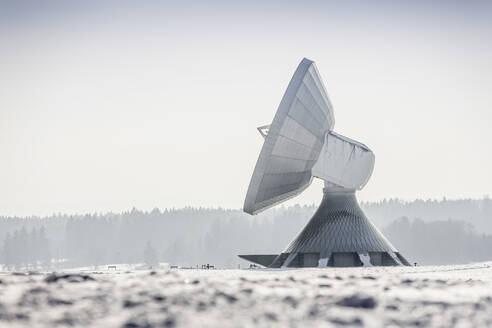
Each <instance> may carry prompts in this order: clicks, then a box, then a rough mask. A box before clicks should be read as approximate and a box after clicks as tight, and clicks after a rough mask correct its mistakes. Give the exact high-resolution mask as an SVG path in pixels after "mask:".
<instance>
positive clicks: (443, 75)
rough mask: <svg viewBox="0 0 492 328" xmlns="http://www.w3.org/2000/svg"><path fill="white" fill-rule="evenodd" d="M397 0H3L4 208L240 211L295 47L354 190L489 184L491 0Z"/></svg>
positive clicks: (376, 192) (432, 193) (433, 193)
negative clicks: (319, 83) (355, 159)
mask: <svg viewBox="0 0 492 328" xmlns="http://www.w3.org/2000/svg"><path fill="white" fill-rule="evenodd" d="M398 3H399V4H395V1H367V2H366V1H340V2H339V3H335V2H326V1H320V2H309V1H296V2H291V3H289V2H285V1H271V2H268V1H257V2H255V1H243V2H241V4H239V3H233V2H230V1H224V2H210V1H204V2H192V1H176V2H175V3H172V2H165V1H159V2H157V1H156V2H152V1H150V2H149V1H114V2H104V1H73V2H70V1H59V2H53V1H36V2H32V3H31V2H26V1H13V0H12V1H1V0H0V156H1V157H0V215H31V214H37V215H46V214H51V213H53V212H67V213H81V212H95V211H98V212H99V211H102V212H105V211H111V210H112V211H121V210H127V209H130V208H131V207H133V206H136V207H137V208H140V209H145V210H147V209H152V208H153V207H160V208H164V207H182V206H186V205H192V206H222V207H230V208H240V207H242V204H243V201H244V196H245V194H246V189H247V186H248V184H249V179H250V177H251V173H252V171H253V168H254V165H255V163H256V159H257V156H258V154H259V151H260V148H261V145H262V142H263V139H262V138H261V136H260V135H259V134H258V132H257V131H256V129H255V128H256V127H257V126H259V125H263V124H268V123H270V121H271V119H272V118H273V115H274V113H275V110H276V109H277V106H278V104H279V102H280V99H281V97H282V95H283V92H284V91H285V89H286V87H287V84H288V82H289V80H290V77H291V76H292V74H293V73H294V70H295V68H296V66H297V65H298V64H299V62H300V61H301V59H302V58H303V57H307V58H309V59H312V60H314V61H315V62H316V64H317V66H318V69H319V71H320V73H321V76H322V78H323V80H324V82H325V84H326V88H327V91H328V93H329V96H330V99H331V101H332V103H333V105H334V110H335V117H336V125H335V130H336V131H337V132H339V133H342V134H344V135H347V136H349V137H351V138H354V139H356V140H359V141H362V142H364V143H365V144H367V145H368V146H369V147H370V148H371V149H372V150H373V151H374V152H375V154H376V166H375V170H374V174H373V176H372V178H371V180H370V181H369V183H368V185H367V186H366V188H365V189H364V190H363V191H362V192H360V195H359V198H360V199H361V200H380V199H383V198H385V197H386V198H388V197H400V198H403V199H407V200H411V199H414V198H441V197H443V196H446V197H448V198H463V197H482V196H483V195H485V194H492V192H491V188H492V128H491V125H492V113H491V111H492V60H491V59H492V5H491V2H489V4H487V3H486V2H477V1H456V2H454V1H408V2H398ZM321 186H322V184H321V183H319V182H315V183H313V185H312V186H311V188H309V189H308V190H307V191H306V192H305V193H304V194H303V195H301V196H300V197H298V198H296V199H294V200H292V201H290V202H289V203H288V204H291V203H296V202H300V203H313V202H319V200H320V198H321Z"/></svg>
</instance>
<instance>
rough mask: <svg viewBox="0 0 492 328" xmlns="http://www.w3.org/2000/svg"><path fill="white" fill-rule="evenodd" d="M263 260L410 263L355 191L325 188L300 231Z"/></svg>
mask: <svg viewBox="0 0 492 328" xmlns="http://www.w3.org/2000/svg"><path fill="white" fill-rule="evenodd" d="M270 256H271V255H270ZM242 257H243V258H246V256H242ZM248 257H249V258H247V259H248V260H250V259H253V258H254V257H252V256H248ZM271 258H272V257H270V258H269V260H270V259H271ZM262 260H264V258H262ZM262 262H263V263H259V264H261V265H263V266H268V267H270V268H280V267H294V268H297V267H351V266H363V265H366V266H368V265H375V266H376V265H377V266H379V265H382V266H386V265H410V264H409V263H408V261H407V260H406V259H405V258H404V257H403V256H402V255H400V254H399V253H398V251H397V250H396V248H395V247H393V245H391V243H390V242H389V241H388V240H387V239H386V238H385V237H384V236H383V234H382V233H381V232H380V231H379V230H378V229H377V228H376V226H374V224H373V223H372V222H371V221H369V219H368V218H367V217H366V216H365V214H364V212H363V211H362V209H361V208H360V206H359V204H358V203H357V199H356V198H355V194H354V192H344V191H337V192H333V191H327V190H325V192H324V195H323V201H322V202H321V205H320V206H319V208H318V210H317V211H316V213H315V214H314V216H313V217H312V218H311V220H310V221H309V222H308V224H307V225H306V226H305V227H304V229H303V230H302V231H301V232H300V233H299V235H298V236H297V237H296V238H294V240H293V241H292V242H291V243H290V244H289V245H288V246H287V247H286V248H285V250H284V251H283V252H282V253H281V254H279V255H278V256H277V257H275V259H274V260H273V261H272V262H271V263H270V265H266V263H265V262H264V261H262Z"/></svg>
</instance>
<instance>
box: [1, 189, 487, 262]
mask: <svg viewBox="0 0 492 328" xmlns="http://www.w3.org/2000/svg"><path fill="white" fill-rule="evenodd" d="M362 207H363V209H364V211H365V212H366V214H367V216H368V217H369V218H371V220H372V221H373V222H374V223H375V224H376V225H377V226H378V227H379V228H380V229H381V230H383V232H384V233H385V235H386V236H387V237H388V239H389V240H390V241H391V242H392V243H393V244H394V245H395V246H396V247H397V248H398V249H399V250H400V251H401V253H402V254H404V255H405V256H406V257H407V258H408V260H409V261H411V262H418V263H420V264H448V263H465V262H471V261H483V260H492V238H491V235H492V233H490V232H488V230H487V229H488V228H485V229H482V230H480V229H478V228H477V226H481V227H483V226H485V227H488V226H489V225H490V224H491V220H492V203H491V202H490V199H488V198H484V199H481V200H465V201H462V200H461V201H451V200H440V201H415V202H409V203H405V202H402V201H399V200H390V201H383V202H379V203H364V204H362ZM462 207H463V208H465V210H463V209H462ZM316 208H317V206H315V205H310V206H299V205H295V206H290V207H285V206H279V207H276V208H273V209H270V210H268V211H265V212H262V213H260V214H259V215H256V216H250V215H247V214H245V213H243V212H242V211H240V210H229V209H222V208H193V207H187V208H182V209H165V210H162V211H161V210H159V209H154V210H152V211H140V210H137V209H132V210H131V211H127V212H123V213H106V214H101V213H94V214H85V215H65V214H54V215H52V216H49V217H45V218H39V217H28V218H19V217H0V267H1V266H3V267H4V268H5V269H27V270H35V269H47V268H63V267H79V266H97V265H102V264H108V263H148V264H156V263H158V262H166V263H170V264H173V265H181V266H196V265H201V264H205V263H210V264H214V265H215V266H216V267H226V268H235V267H237V266H238V265H243V266H244V265H248V264H247V262H244V261H242V260H240V259H239V258H238V257H237V255H238V254H262V253H263V254H275V253H279V252H281V251H282V250H283V248H284V247H285V246H286V245H287V244H288V243H289V241H290V240H291V239H292V238H294V237H295V235H296V234H297V233H298V232H299V231H300V230H301V229H302V227H303V226H304V225H305V224H306V223H307V221H308V220H309V219H310V218H311V216H312V215H313V213H314V211H315V210H316ZM425 208H427V210H426V209H425ZM453 209H454V210H453ZM456 213H458V214H459V215H462V216H461V217H460V216H459V215H458V214H456ZM448 214H449V215H448Z"/></svg>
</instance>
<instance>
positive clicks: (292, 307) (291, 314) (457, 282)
mask: <svg viewBox="0 0 492 328" xmlns="http://www.w3.org/2000/svg"><path fill="white" fill-rule="evenodd" d="M64 326H67V327H68V326H70V327H128V328H130V327H334V326H340V327H342V326H343V327H487V326H492V262H488V263H478V264H469V265H457V266H434V267H384V268H382V267H379V268H376V267H372V268H346V269H345V268H344V269H341V268H340V269H292V270H191V269H188V270H186V269H172V270H162V271H118V270H117V271H99V272H96V271H89V270H78V271H66V272H63V273H62V272H58V273H56V274H29V275H27V274H12V273H7V272H4V273H0V327H2V328H3V327H64Z"/></svg>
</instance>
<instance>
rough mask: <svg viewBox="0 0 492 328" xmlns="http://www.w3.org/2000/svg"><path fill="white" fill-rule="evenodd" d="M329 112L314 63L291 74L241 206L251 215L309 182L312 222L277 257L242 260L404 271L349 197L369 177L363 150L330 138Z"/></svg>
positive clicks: (369, 160)
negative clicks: (314, 205) (316, 186)
mask: <svg viewBox="0 0 492 328" xmlns="http://www.w3.org/2000/svg"><path fill="white" fill-rule="evenodd" d="M334 125H335V118H334V114H333V107H332V105H331V102H330V100H329V98H328V94H327V92H326V89H325V87H324V85H323V82H322V80H321V77H320V74H319V72H318V70H317V68H316V65H315V64H314V62H313V61H311V60H309V59H306V58H304V59H303V60H302V61H301V63H300V64H299V66H298V67H297V69H296V71H295V73H294V76H293V77H292V79H291V81H290V83H289V86H288V87H287V90H286V91H285V94H284V96H283V97H282V100H281V102H280V105H279V107H278V109H277V112H276V114H275V117H274V118H273V121H272V123H271V124H269V125H264V126H260V127H258V131H259V132H260V134H261V135H262V136H263V137H264V139H265V141H264V144H263V147H262V149H261V152H260V156H259V157H258V161H257V162H256V166H255V169H254V171H253V175H252V177H251V182H250V184H249V187H248V191H247V194H246V199H245V202H244V211H245V212H246V213H249V214H257V213H259V212H261V211H264V210H266V209H268V208H270V207H272V206H275V205H277V204H279V203H282V202H284V201H286V200H287V199H289V198H292V197H295V196H297V195H299V194H300V193H301V192H302V191H303V190H305V189H306V188H307V187H308V186H309V185H310V184H311V181H312V179H313V177H316V178H320V179H322V180H323V181H324V183H325V188H324V196H323V201H322V203H321V205H320V207H319V209H318V211H317V212H316V213H315V215H314V216H313V218H312V219H311V221H310V222H309V223H308V224H307V226H306V227H305V228H304V230H303V231H302V232H301V233H300V234H299V236H297V237H296V239H294V240H293V241H292V242H291V244H290V245H289V246H288V247H287V248H286V249H285V250H284V252H282V253H281V254H261V255H240V257H242V258H244V259H246V260H248V261H251V262H254V263H257V264H260V265H263V266H269V267H281V266H290V267H304V266H357V265H362V264H367V265H386V264H387V265H399V264H404V265H409V263H408V261H407V260H406V259H405V258H403V256H401V255H400V254H399V253H398V252H397V251H396V249H395V248H394V247H393V246H392V245H391V244H390V243H389V241H388V240H387V239H386V238H385V237H384V236H383V235H382V234H381V232H380V231H379V230H378V229H377V228H376V227H375V226H374V225H373V224H372V223H371V222H370V221H369V220H368V219H367V218H366V216H365V215H364V213H363V212H362V210H361V209H360V207H359V205H358V203H357V201H356V199H355V191H356V190H360V189H362V188H363V187H364V186H365V185H366V183H367V182H368V181H369V178H370V177H371V174H372V171H373V169H374V153H373V152H372V151H371V150H370V149H369V147H367V146H366V145H364V144H362V143H360V142H358V141H355V140H352V139H350V138H347V137H345V136H342V135H340V134H338V133H336V132H334V131H333V128H334Z"/></svg>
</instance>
